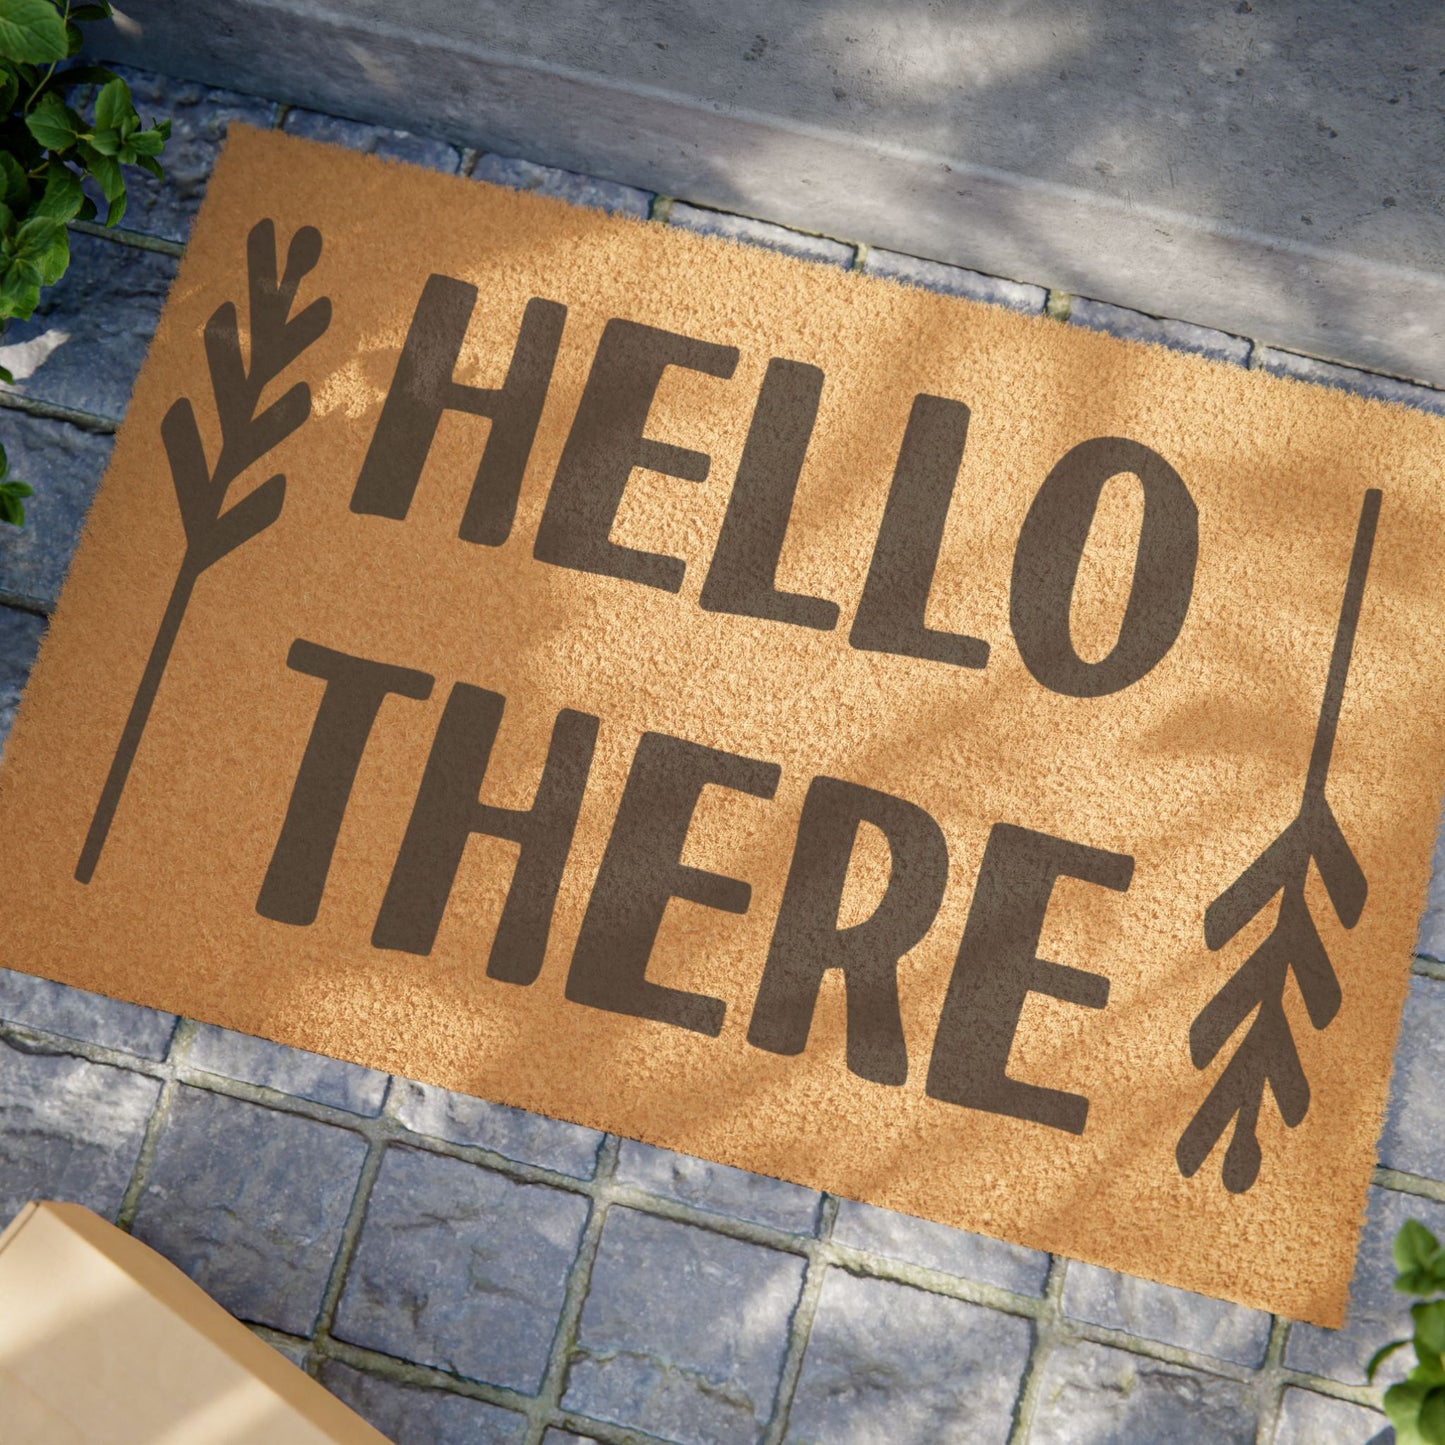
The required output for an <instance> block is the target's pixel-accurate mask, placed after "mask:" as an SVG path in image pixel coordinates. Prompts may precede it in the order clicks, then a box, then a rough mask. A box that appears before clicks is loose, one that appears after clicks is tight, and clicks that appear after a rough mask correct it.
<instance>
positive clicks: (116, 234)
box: [66, 221, 186, 256]
mask: <svg viewBox="0 0 1445 1445" xmlns="http://www.w3.org/2000/svg"><path fill="white" fill-rule="evenodd" d="M66 225H67V227H68V228H69V229H70V230H72V231H79V232H80V234H81V235H83V236H98V237H100V239H101V240H102V241H112V242H114V243H115V244H116V245H117V246H132V247H134V248H135V249H136V250H137V251H160V252H162V253H163V254H164V255H167V256H183V255H185V251H186V247H185V243H184V242H183V241H172V240H171V239H170V238H169V237H168V236H152V235H149V234H147V233H146V232H145V231H132V230H131V229H130V228H129V227H128V226H103V225H101V224H100V222H99V221H67V222H66Z"/></svg>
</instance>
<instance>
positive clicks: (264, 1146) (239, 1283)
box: [134, 1088, 366, 1335]
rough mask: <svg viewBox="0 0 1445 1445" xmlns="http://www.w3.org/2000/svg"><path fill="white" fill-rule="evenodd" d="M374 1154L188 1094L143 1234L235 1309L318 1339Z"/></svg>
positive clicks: (141, 1216)
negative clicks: (326, 1296) (365, 1163)
mask: <svg viewBox="0 0 1445 1445" xmlns="http://www.w3.org/2000/svg"><path fill="white" fill-rule="evenodd" d="M365 1157H366V1141H365V1140H364V1139H362V1138H361V1137H360V1136H359V1135H357V1134H353V1133H351V1132H350V1131H349V1130H347V1129H339V1128H336V1127H335V1126H333V1125H331V1124H321V1123H317V1122H316V1121H315V1120H314V1119H303V1118H300V1117H298V1116H297V1115H295V1114H283V1113H280V1112H278V1111H277V1110H274V1109H266V1108H263V1107H262V1106H261V1105H259V1104H249V1103H245V1102H244V1101H242V1100H240V1099H230V1098H226V1097H225V1096H224V1095H221V1094H212V1093H209V1092H207V1091H206V1090H203V1089H194V1088H182V1089H178V1090H177V1091H176V1095H175V1098H174V1100H173V1101H172V1104H171V1110H170V1117H169V1118H168V1119H167V1121H166V1126H165V1130H164V1132H163V1133H162V1135H161V1139H160V1145H159V1147H158V1148H157V1150H156V1158H155V1163H154V1164H153V1165H152V1167H151V1171H150V1177H149V1178H148V1179H147V1181H146V1188H145V1192H144V1193H143V1194H142V1195H141V1200H140V1208H139V1210H138V1212H137V1214H136V1217H135V1223H134V1232H135V1235H136V1237H137V1238H138V1239H143V1240H144V1241H145V1242H146V1243H147V1244H149V1245H151V1246H152V1247H153V1248H155V1249H158V1250H159V1251H160V1252H161V1253H162V1254H163V1255H165V1257H166V1258H167V1259H169V1260H170V1261H171V1262H172V1263H174V1264H177V1265H179V1266H180V1267H181V1269H183V1270H185V1272H186V1273H187V1274H188V1275H190V1276H191V1278H192V1279H193V1280H195V1281H196V1283H197V1284H199V1285H200V1286H201V1288H202V1289H204V1290H205V1291H206V1292H207V1293H208V1294H210V1295H212V1296H213V1297H214V1298H215V1299H217V1300H219V1301H220V1302H221V1304H223V1305H224V1306H225V1307H226V1308H227V1309H228V1310H230V1311H231V1313H232V1314H234V1315H238V1316H239V1317H240V1318H241V1319H243V1320H247V1321H249V1322H252V1323H254V1324H261V1325H270V1326H271V1328H272V1329H277V1330H284V1331H285V1332H286V1333H287V1334H291V1335H310V1333H311V1331H312V1329H313V1328H314V1327H315V1324H316V1315H317V1311H318V1310H319V1309H320V1308H321V1296H322V1294H323V1293H324V1291H325V1289H326V1281H327V1278H328V1277H329V1275H330V1273H331V1265H332V1261H333V1260H334V1259H335V1257H336V1251H337V1249H338V1247H339V1246H340V1244H341V1230H342V1227H343V1226H344V1225H345V1223H346V1216H347V1213H348V1211H349V1210H350V1208H351V1201H352V1198H353V1196H354V1195H355V1193H356V1185H357V1180H358V1179H359V1177H360V1174H361V1164H362V1160H363V1159H364V1158H365Z"/></svg>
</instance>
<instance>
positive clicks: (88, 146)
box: [0, 0, 171, 525]
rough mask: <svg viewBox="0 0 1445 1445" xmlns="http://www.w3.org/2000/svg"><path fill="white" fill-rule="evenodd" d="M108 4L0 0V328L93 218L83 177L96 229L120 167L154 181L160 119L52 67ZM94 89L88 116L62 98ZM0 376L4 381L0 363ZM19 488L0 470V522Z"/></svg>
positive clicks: (119, 90)
mask: <svg viewBox="0 0 1445 1445" xmlns="http://www.w3.org/2000/svg"><path fill="white" fill-rule="evenodd" d="M110 13H111V7H110V3H109V0H100V3H98V4H88V5H76V4H73V3H72V0H0V327H3V326H4V324H5V323H6V322H7V321H9V320H10V319H11V318H12V317H13V318H18V319H20V320H25V319H26V318H27V317H29V316H30V314H31V313H32V312H33V311H34V310H35V308H36V306H37V305H38V304H39V302H40V289H41V287H43V286H51V285H54V283H55V282H56V281H58V280H59V279H60V278H61V277H62V276H63V275H64V274H65V270H66V267H67V266H69V265H70V243H69V240H68V238H67V234H66V225H67V223H68V222H70V221H72V220H82V221H91V220H95V219H96V217H97V216H99V214H100V212H99V209H98V207H97V206H96V204H95V202H94V201H93V200H91V198H90V197H89V196H87V195H86V194H85V193H84V191H83V190H82V183H83V181H84V180H85V178H86V177H89V178H90V179H91V180H92V181H94V183H95V185H96V186H97V187H98V188H99V190H100V194H101V196H102V197H103V198H104V201H105V207H106V211H105V222H104V223H105V225H107V226H114V225H116V224H117V223H118V222H119V221H120V219H121V217H122V216H124V215H125V202H126V190H125V175H124V172H123V170H122V167H123V166H128V165H136V166H140V167H142V168H143V169H145V170H147V171H149V172H150V173H151V175H153V176H155V177H157V179H160V178H161V177H162V175H163V172H162V170H161V164H160V161H159V159H158V157H159V156H160V153H161V150H162V148H163V147H164V145H165V143H166V140H167V138H168V137H169V135H170V130H171V123H170V121H168V120H166V121H161V122H160V124H158V125H151V126H149V127H143V126H142V125H141V119H140V116H139V115H137V114H136V109H135V106H134V104H133V103H132V101H131V94H130V87H129V86H127V85H126V83H125V81H123V80H122V79H121V78H120V77H119V76H117V75H115V74H114V73H113V72H112V71H109V70H106V69H104V68H103V67H101V66H93V65H75V66H69V67H67V68H65V69H63V70H61V69H58V68H57V67H59V66H60V65H61V63H62V62H63V61H66V60H69V59H70V58H71V57H72V56H74V55H75V54H76V53H77V52H78V51H79V50H80V47H81V44H82V38H83V37H82V34H81V29H80V27H81V25H82V24H84V23H85V22H87V21H93V20H104V19H106V18H108V17H109V15H110ZM81 85H95V86H99V90H98V91H97V92H96V96H95V106H94V112H93V118H92V119H91V120H88V121H87V120H86V119H84V118H83V117H82V116H81V115H80V114H79V113H78V112H77V111H75V110H74V109H72V108H71V106H70V105H69V104H67V102H66V96H67V95H69V94H70V93H71V92H72V91H73V90H74V89H75V87H77V86H81ZM0 379H3V380H4V381H7V382H8V381H13V380H14V378H13V377H12V376H11V375H10V373H9V372H8V371H6V370H5V368H4V367H0ZM29 495H30V489H29V488H28V487H26V486H25V484H24V483H23V482H16V481H13V480H5V479H4V473H3V471H0V522H8V523H10V524H11V525H19V524H20V523H21V522H23V521H24V520H25V509H24V507H23V506H22V505H21V502H20V498H21V497H24V496H29Z"/></svg>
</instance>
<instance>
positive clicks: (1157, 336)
mask: <svg viewBox="0 0 1445 1445" xmlns="http://www.w3.org/2000/svg"><path fill="white" fill-rule="evenodd" d="M1069 320H1070V321H1071V322H1072V323H1073V324H1074V325H1075V326H1085V327H1087V328H1088V329H1089V330H1090V331H1107V332H1108V333H1109V335H1111V336H1119V337H1123V338H1124V340H1126V341H1147V342H1152V343H1153V344H1154V345H1156V346H1168V347H1171V348H1172V349H1173V350H1175V351H1193V352H1197V353H1198V354H1199V355H1200V356H1207V357H1209V358H1210V359H1211V360H1213V361H1227V362H1229V363H1230V364H1231V365H1233V366H1245V365H1247V364H1248V362H1249V348H1250V343H1249V342H1248V341H1247V340H1246V339H1245V338H1244V337H1242V336H1231V335H1229V333H1228V332H1225V331H1213V330H1211V329H1210V328H1209V327H1207V326H1194V325H1192V324H1191V323H1190V322H1188V321H1169V320H1167V319H1164V318H1161V317H1158V316H1146V315H1145V314H1144V313H1143V312H1142V311H1130V310H1128V309H1127V308H1125V307H1123V306H1111V305H1110V304H1109V303H1108V302H1107V301H1090V300H1089V299H1088V298H1087V297H1084V296H1075V297H1073V298H1071V300H1070V302H1069Z"/></svg>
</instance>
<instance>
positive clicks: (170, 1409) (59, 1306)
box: [0, 1203, 386, 1445]
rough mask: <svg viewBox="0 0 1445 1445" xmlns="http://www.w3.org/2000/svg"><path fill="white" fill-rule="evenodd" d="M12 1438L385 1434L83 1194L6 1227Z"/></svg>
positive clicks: (46, 1444)
mask: <svg viewBox="0 0 1445 1445" xmlns="http://www.w3.org/2000/svg"><path fill="white" fill-rule="evenodd" d="M0 1440H3V1441H4V1445H386V1441H385V1437H384V1436H382V1435H380V1434H378V1433H377V1431H375V1430H373V1429H372V1428H371V1426H370V1425H368V1424H366V1423H365V1422H364V1421H363V1420H362V1419H361V1418H360V1417H359V1416H357V1415H355V1414H353V1413H352V1411H350V1410H348V1409H347V1408H346V1406H345V1405H343V1404H342V1403H341V1402H340V1401H339V1400H337V1399H335V1398H334V1397H333V1396H332V1395H330V1394H328V1393H327V1392H326V1391H325V1390H324V1389H322V1387H321V1386H320V1385H318V1384H317V1383H316V1382H315V1381H314V1380H312V1379H310V1378H309V1377H308V1376H306V1375H304V1374H303V1373H302V1372H301V1371H300V1370H298V1369H297V1368H296V1367H295V1366H294V1365H292V1364H291V1363H290V1362H289V1361H287V1360H285V1359H283V1358H282V1357H281V1356H280V1355H278V1354H277V1353H276V1351H275V1350H273V1349H272V1348H271V1347H270V1346H269V1345H267V1344H266V1343H265V1342H264V1341H262V1340H260V1339H258V1338H257V1337H256V1336H255V1335H253V1334H252V1333H251V1331H250V1330H248V1329H247V1328H246V1327H245V1326H244V1325H242V1324H240V1323H238V1322H237V1321H236V1320H234V1319H233V1318H232V1317H231V1316H230V1315H229V1314H227V1313H226V1311H225V1310H223V1309H222V1308H221V1306H220V1305H218V1304H217V1303H216V1302H215V1301H214V1300H213V1299H211V1297H210V1296H209V1295H207V1294H206V1293H205V1291H204V1290H202V1289H201V1288H200V1287H199V1286H198V1285H196V1284H194V1283H192V1281H191V1280H189V1279H187V1278H186V1276H185V1275H184V1274H182V1273H181V1271H180V1270H178V1269H177V1268H176V1267H175V1266H174V1265H173V1264H171V1263H170V1262H169V1261H168V1260H165V1259H162V1258H161V1256H160V1255H158V1254H157V1253H156V1252H155V1251H154V1250H152V1249H149V1248H147V1247H146V1246H145V1245H144V1244H142V1243H140V1241H139V1240H136V1239H132V1238H131V1237H130V1235H128V1234H126V1233H125V1232H124V1231H122V1230H119V1229H117V1228H116V1227H115V1226H114V1225H111V1224H107V1223H106V1222H105V1221H104V1220H103V1219H101V1218H99V1217H98V1216H97V1215H95V1214H92V1213H91V1212H90V1211H89V1210H88V1209H84V1208H82V1207H81V1206H80V1205H78V1204H53V1203H39V1204H28V1205H26V1206H25V1208H24V1209H23V1210H21V1212H20V1214H19V1215H18V1216H17V1217H16V1218H15V1220H14V1222H13V1223H12V1224H11V1225H10V1227H9V1228H8V1229H7V1230H6V1231H5V1232H4V1233H3V1234H0Z"/></svg>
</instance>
